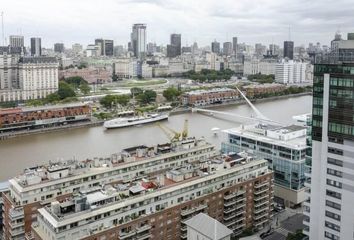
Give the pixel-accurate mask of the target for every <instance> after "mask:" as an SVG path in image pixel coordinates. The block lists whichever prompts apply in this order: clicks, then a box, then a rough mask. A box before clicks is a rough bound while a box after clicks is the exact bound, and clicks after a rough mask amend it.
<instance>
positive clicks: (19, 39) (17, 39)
mask: <svg viewBox="0 0 354 240" xmlns="http://www.w3.org/2000/svg"><path fill="white" fill-rule="evenodd" d="M9 40H10V47H24V46H25V43H24V37H23V36H19V35H11V36H10V37H9Z"/></svg>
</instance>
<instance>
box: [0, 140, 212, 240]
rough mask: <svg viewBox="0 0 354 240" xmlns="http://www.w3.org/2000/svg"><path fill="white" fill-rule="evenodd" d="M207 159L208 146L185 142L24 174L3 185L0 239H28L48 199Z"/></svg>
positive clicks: (53, 164)
mask: <svg viewBox="0 0 354 240" xmlns="http://www.w3.org/2000/svg"><path fill="white" fill-rule="evenodd" d="M213 155H215V148H214V146H213V145H211V144H209V143H206V142H205V141H204V140H197V139H189V140H185V141H181V142H178V143H173V144H172V143H168V144H162V145H157V146H153V147H146V146H138V147H133V148H129V149H125V150H123V151H122V152H121V153H119V154H113V155H112V156H111V157H108V158H94V159H88V160H85V161H77V160H75V161H74V160H68V161H65V162H51V163H49V164H47V165H43V166H38V167H34V168H30V169H27V170H25V171H24V173H23V174H21V175H19V176H18V177H15V178H13V179H10V180H9V182H10V186H9V193H8V194H5V195H4V196H3V199H4V215H3V216H4V239H6V240H7V239H23V238H24V236H25V233H26V234H27V235H28V237H30V231H31V225H32V223H33V222H35V221H36V220H37V214H38V212H37V209H39V208H41V207H43V206H45V205H47V204H50V203H51V202H52V201H54V200H60V199H65V198H66V197H68V196H70V195H72V194H73V193H74V192H78V191H85V190H88V189H91V188H94V187H97V186H100V185H104V184H109V183H113V182H122V181H128V180H129V179H135V178H140V177H143V176H145V175H148V174H151V173H154V172H159V171H162V172H163V171H164V169H168V168H169V167H178V166H181V165H182V164H183V163H185V162H189V161H195V160H198V159H207V158H209V157H211V156H213Z"/></svg>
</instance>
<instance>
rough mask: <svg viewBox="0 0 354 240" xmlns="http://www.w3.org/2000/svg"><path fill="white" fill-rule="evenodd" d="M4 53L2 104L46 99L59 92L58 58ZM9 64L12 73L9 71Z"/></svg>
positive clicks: (0, 83)
mask: <svg viewBox="0 0 354 240" xmlns="http://www.w3.org/2000/svg"><path fill="white" fill-rule="evenodd" d="M3 53H5V54H0V102H8V101H24V100H30V99H38V98H45V97H46V96H47V95H49V94H51V93H54V92H55V91H57V90H58V81H59V79H58V67H59V63H58V60H57V59H56V58H53V57H20V55H18V54H13V55H7V53H6V52H3ZM5 59H8V60H9V61H7V60H6V61H4V60H5ZM9 64H10V65H11V71H8V69H7V68H8V66H10V65H9Z"/></svg>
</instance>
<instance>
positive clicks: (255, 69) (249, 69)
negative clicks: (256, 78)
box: [243, 59, 259, 75]
mask: <svg viewBox="0 0 354 240" xmlns="http://www.w3.org/2000/svg"><path fill="white" fill-rule="evenodd" d="M258 73H259V60H258V59H252V60H250V61H245V62H244V64H243V74H244V75H253V74H258Z"/></svg>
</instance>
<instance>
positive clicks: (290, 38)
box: [289, 25, 291, 41]
mask: <svg viewBox="0 0 354 240" xmlns="http://www.w3.org/2000/svg"><path fill="white" fill-rule="evenodd" d="M289 41H291V30H290V25H289Z"/></svg>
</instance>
